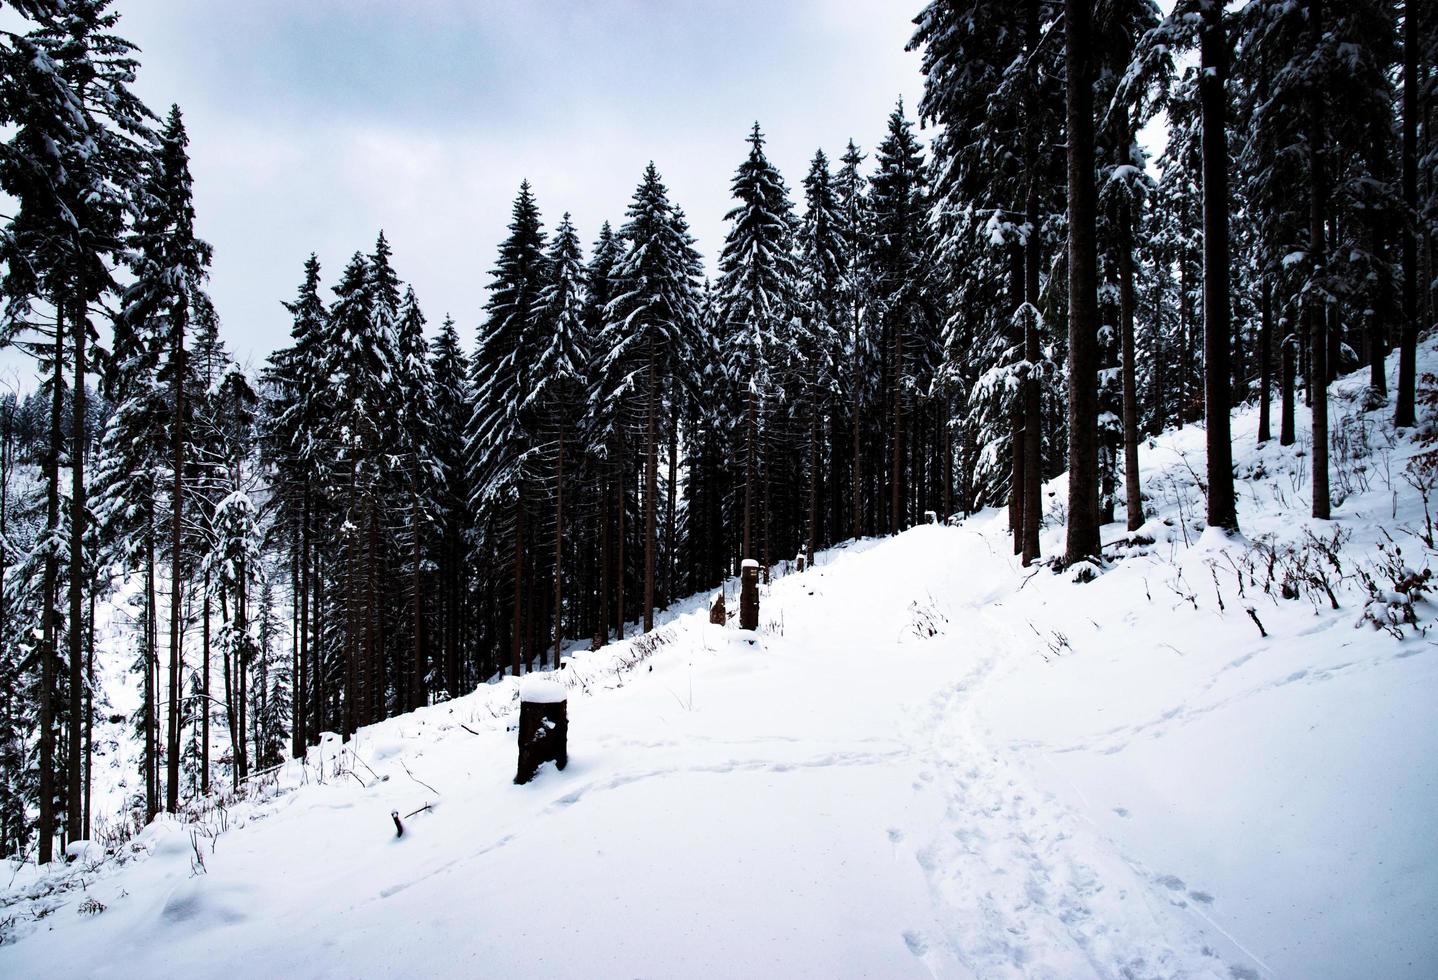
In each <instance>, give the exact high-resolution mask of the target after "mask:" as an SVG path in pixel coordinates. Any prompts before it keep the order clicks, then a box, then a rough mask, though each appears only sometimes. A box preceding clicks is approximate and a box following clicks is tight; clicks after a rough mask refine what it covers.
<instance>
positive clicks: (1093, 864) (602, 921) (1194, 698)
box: [0, 345, 1438, 978]
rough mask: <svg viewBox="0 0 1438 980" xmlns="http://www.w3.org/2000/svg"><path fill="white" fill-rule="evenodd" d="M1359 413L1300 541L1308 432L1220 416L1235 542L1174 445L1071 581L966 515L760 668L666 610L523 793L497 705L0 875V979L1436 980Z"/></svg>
mask: <svg viewBox="0 0 1438 980" xmlns="http://www.w3.org/2000/svg"><path fill="white" fill-rule="evenodd" d="M1420 368H1425V369H1429V370H1432V369H1438V352H1435V350H1434V349H1433V347H1432V346H1431V345H1428V346H1425V348H1424V351H1423V355H1422V360H1421V361H1420ZM1362 396H1363V391H1362V385H1361V378H1359V377H1356V376H1355V377H1354V378H1350V379H1343V380H1341V381H1340V382H1339V383H1338V384H1336V385H1335V386H1334V415H1335V418H1336V419H1339V420H1341V421H1339V422H1338V424H1337V425H1336V426H1335V431H1338V432H1340V433H1341V438H1340V440H1339V441H1340V445H1341V449H1340V451H1339V452H1338V453H1337V454H1336V455H1335V459H1334V467H1333V472H1334V487H1335V498H1338V497H1341V498H1342V500H1341V502H1339V503H1338V504H1337V506H1336V507H1335V510H1334V516H1335V520H1334V521H1332V522H1326V523H1324V522H1311V521H1308V520H1307V519H1306V518H1305V516H1304V515H1306V514H1307V513H1308V499H1309V498H1308V493H1309V489H1308V487H1309V484H1308V468H1307V464H1308V461H1309V452H1310V447H1309V446H1308V444H1307V442H1306V441H1305V439H1304V438H1303V425H1304V424H1306V420H1307V413H1306V411H1302V410H1300V439H1299V442H1298V443H1297V444H1296V445H1294V446H1290V447H1280V446H1279V445H1277V442H1276V441H1274V442H1271V443H1269V444H1268V445H1266V446H1264V447H1262V448H1256V447H1255V445H1254V444H1255V439H1254V434H1255V431H1256V425H1257V414H1256V411H1255V410H1254V409H1252V408H1251V407H1248V408H1245V409H1243V410H1241V411H1239V412H1238V413H1236V415H1235V422H1234V438H1235V453H1236V456H1237V466H1238V471H1239V474H1240V477H1241V481H1240V487H1239V492H1240V497H1239V517H1240V522H1241V524H1242V527H1243V532H1244V536H1243V537H1239V538H1233V539H1229V538H1224V537H1221V536H1218V535H1216V534H1215V533H1214V532H1212V531H1205V530H1204V529H1203V527H1202V516H1203V489H1202V481H1201V479H1200V476H1199V474H1201V473H1202V471H1203V465H1202V462H1203V431H1202V428H1201V427H1199V426H1190V427H1188V428H1186V429H1184V430H1180V431H1177V432H1170V433H1166V434H1165V435H1163V436H1162V437H1160V438H1157V439H1155V440H1150V441H1148V442H1147V443H1145V445H1144V446H1143V447H1142V449H1141V453H1142V460H1143V470H1144V492H1145V495H1146V497H1147V498H1148V500H1147V506H1148V507H1149V509H1150V510H1151V512H1152V517H1151V519H1150V520H1149V521H1148V523H1147V524H1146V525H1145V526H1144V528H1143V531H1142V535H1141V536H1140V537H1139V538H1138V539H1129V537H1128V536H1127V535H1125V533H1124V532H1123V524H1114V525H1110V526H1108V527H1107V528H1105V530H1104V540H1105V542H1108V543H1109V545H1111V546H1110V547H1106V549H1105V550H1106V554H1108V555H1110V556H1112V558H1113V559H1114V560H1113V561H1112V562H1110V563H1108V564H1106V565H1105V567H1104V568H1103V569H1102V570H1101V572H1100V574H1098V576H1097V578H1096V579H1095V580H1094V581H1091V582H1087V583H1082V584H1080V583H1077V582H1074V581H1072V580H1071V579H1072V577H1073V576H1072V575H1071V574H1069V575H1055V574H1054V573H1053V572H1052V571H1051V570H1049V569H1047V568H1040V569H1037V570H1034V569H1027V570H1026V569H1022V568H1021V567H1020V566H1019V563H1018V561H1017V560H1016V559H1015V558H1013V557H1012V555H1011V553H1010V552H1011V547H1010V543H1009V539H1008V537H1007V534H1006V518H1005V515H1004V514H1002V513H1000V512H997V511H988V512H985V513H982V514H978V515H975V516H973V517H971V518H969V519H968V520H965V521H962V522H959V523H958V524H957V525H956V526H924V527H918V528H914V529H912V530H910V531H908V532H905V533H904V534H901V535H899V536H898V537H896V538H892V539H887V540H865V541H860V542H854V543H851V544H850V545H848V546H841V547H839V548H836V549H833V550H831V551H828V552H826V553H823V554H821V555H820V556H819V561H818V563H817V565H816V566H815V567H814V568H812V569H810V570H809V571H807V572H804V573H800V574H790V575H787V576H784V577H781V578H776V579H775V581H774V582H773V584H772V585H770V586H768V587H767V588H766V590H765V592H764V594H763V599H762V607H761V614H760V620H761V628H760V630H759V632H758V634H745V633H742V632H740V631H738V630H736V629H733V628H727V629H726V628H723V627H717V626H711V625H710V624H709V623H708V622H707V610H706V606H707V597H704V596H700V597H694V598H693V599H691V600H689V601H688V602H685V603H681V604H679V605H677V606H676V607H674V608H673V609H671V610H670V611H669V612H668V613H667V614H666V615H665V616H664V617H662V623H661V626H660V627H659V629H658V630H657V631H656V632H655V633H654V634H651V635H650V636H649V637H647V638H643V639H631V640H629V641H626V642H624V643H621V644H615V645H612V646H610V647H608V648H606V649H605V650H603V651H599V652H597V653H587V652H578V651H576V652H574V653H572V654H571V657H570V659H569V662H568V664H567V668H566V669H565V670H564V671H561V672H559V673H558V674H556V675H555V677H556V679H558V680H559V681H561V682H562V683H564V684H565V685H566V686H568V687H570V688H571V694H570V700H569V706H568V711H569V718H570V729H569V760H570V761H569V765H568V767H567V768H566V769H565V770H563V771H557V770H555V769H554V768H553V767H552V766H546V767H545V768H544V769H543V770H542V771H541V773H540V775H539V777H538V778H537V779H536V780H535V781H534V782H532V783H530V784H529V785H526V786H514V785H512V784H511V778H512V776H513V773H514V762H515V749H514V739H515V735H514V732H513V724H514V720H515V705H516V698H517V684H516V682H515V681H514V680H512V679H510V680H505V681H503V682H500V683H498V684H494V685H487V686H485V687H483V688H481V689H480V690H479V691H477V692H475V693H473V694H471V695H468V696H466V697H462V698H459V699H456V700H454V701H450V702H447V703H445V704H441V705H437V706H435V707H432V708H428V709H425V710H422V711H419V712H416V713H414V714H410V715H405V716H403V717H399V718H395V719H391V720H390V721H387V722H384V723H382V724H380V725H376V726H373V727H371V728H366V729H363V730H361V731H360V733H359V734H358V736H357V737H356V738H355V739H354V740H353V741H352V742H350V743H349V744H348V745H343V744H341V743H340V742H339V740H338V739H337V738H334V737H332V736H331V737H329V738H327V739H326V740H325V742H324V743H323V744H322V745H321V746H319V747H316V748H315V749H314V750H312V751H311V753H310V755H309V758H308V759H306V760H305V761H304V762H303V763H300V762H295V763H290V764H288V765H287V766H286V767H285V768H284V769H283V770H281V771H280V772H278V773H276V774H274V776H273V778H271V779H266V780H261V781H257V782H259V783H262V785H258V786H257V787H256V789H255V791H254V792H253V793H252V794H251V795H250V796H249V797H248V798H246V799H242V800H237V801H231V802H228V803H225V804H223V805H220V804H216V805H212V806H208V807H206V808H204V809H203V810H201V811H198V812H195V813H192V814H190V815H188V818H187V819H188V820H190V821H192V822H184V821H177V820H168V819H167V820H161V821H160V822H157V823H156V824H154V825H152V826H151V827H150V828H148V829H147V830H146V831H145V832H144V833H143V834H141V835H140V836H139V837H138V838H136V839H135V840H134V841H133V842H131V843H129V844H126V845H124V846H123V847H121V848H119V849H118V852H119V853H118V854H112V855H102V854H100V853H98V851H97V852H95V853H93V854H91V855H87V856H85V857H82V858H81V859H80V860H78V861H76V862H75V863H73V864H72V865H70V866H69V867H68V868H66V869H64V870H53V871H48V872H46V873H44V874H41V873H38V872H36V871H35V869H34V868H33V866H29V867H26V868H16V867H10V868H6V869H4V875H3V877H0V888H4V887H5V886H6V885H7V879H10V880H9V883H8V888H7V889H6V890H5V891H3V892H0V938H3V939H5V940H7V941H6V943H5V945H3V946H0V975H5V976H15V977H20V976H25V977H51V976H55V977H129V976H184V977H187V978H200V977H235V976H251V975H253V976H275V977H361V976H363V977H448V976H454V977H477V976H494V977H520V976H584V977H634V976H648V977H675V976H715V977H767V976H786V977H798V976H814V977H862V976H870V977H903V976H914V977H926V976H937V977H969V976H976V977H985V978H988V977H1053V978H1069V977H1087V976H1094V977H1106V978H1107V977H1115V978H1118V977H1215V978H1233V977H1237V978H1261V977H1270V976H1273V977H1298V978H1318V977H1356V976H1375V977H1376V976H1382V977H1390V978H1391V977H1431V976H1433V975H1434V973H1435V971H1438V921H1435V910H1438V845H1435V843H1434V835H1433V833H1432V819H1433V816H1434V812H1435V809H1438V761H1435V760H1438V726H1435V725H1434V723H1433V710H1434V706H1435V704H1438V655H1435V650H1434V643H1433V642H1431V641H1430V640H1429V639H1428V638H1427V637H1426V636H1425V635H1423V633H1422V631H1421V630H1419V629H1415V627H1413V626H1404V627H1401V628H1397V629H1395V630H1394V631H1391V632H1390V631H1385V630H1380V629H1376V628H1373V627H1372V626H1371V625H1370V624H1369V623H1368V622H1367V621H1364V620H1363V616H1364V613H1365V608H1367V609H1368V610H1369V611H1370V612H1376V613H1378V614H1379V615H1380V616H1384V617H1386V616H1387V615H1388V611H1389V610H1390V609H1392V610H1398V611H1401V610H1402V609H1403V608H1404V606H1403V604H1402V603H1399V604H1398V605H1394V606H1389V605H1387V602H1388V601H1390V600H1391V601H1393V602H1395V603H1396V602H1398V600H1400V599H1401V598H1402V596H1395V595H1392V594H1390V593H1392V592H1393V591H1394V589H1393V583H1392V582H1391V581H1390V580H1391V579H1392V577H1393V576H1392V575H1387V574H1386V572H1385V569H1386V567H1387V565H1388V564H1389V558H1388V555H1390V554H1391V553H1392V549H1393V547H1394V544H1393V543H1396V544H1397V545H1399V546H1401V548H1402V553H1403V559H1402V561H1404V562H1406V563H1407V564H1408V565H1410V566H1413V568H1415V569H1419V570H1421V569H1422V568H1423V567H1425V566H1426V565H1427V564H1428V563H1429V562H1430V560H1431V559H1432V556H1433V554H1434V552H1433V549H1432V548H1431V547H1428V546H1425V545H1424V544H1423V543H1422V541H1421V540H1420V539H1421V537H1422V535H1423V533H1424V531H1425V517H1424V505H1423V500H1422V498H1421V496H1420V494H1419V493H1418V491H1417V490H1415V489H1414V488H1413V487H1412V486H1410V485H1409V484H1408V483H1407V482H1406V481H1405V480H1404V478H1403V473H1404V467H1405V464H1406V461H1407V459H1408V457H1409V456H1410V455H1411V454H1412V453H1413V452H1415V451H1416V446H1415V444H1414V443H1413V442H1411V441H1409V440H1408V438H1407V437H1406V436H1403V435H1395V434H1394V433H1393V432H1392V429H1391V426H1390V425H1389V424H1388V422H1387V419H1388V418H1389V417H1390V416H1391V411H1390V409H1388V408H1380V409H1378V410H1376V411H1373V412H1371V413H1369V412H1365V411H1364V410H1363V407H1362ZM1274 427H1275V431H1276V430H1277V412H1276V406H1275V426H1274ZM1046 491H1047V493H1048V500H1047V504H1048V507H1049V510H1050V513H1051V516H1052V517H1053V518H1054V520H1053V521H1052V522H1051V523H1052V526H1051V527H1050V528H1049V529H1048V530H1047V531H1046V533H1045V535H1044V539H1043V546H1044V549H1045V552H1046V553H1048V554H1052V553H1054V552H1056V551H1059V550H1061V546H1062V527H1061V516H1062V514H1061V511H1062V501H1063V499H1064V493H1063V484H1062V481H1055V482H1054V483H1053V484H1051V485H1050V486H1049V487H1047V488H1046ZM1120 519H1122V512H1121V510H1120ZM1335 533H1336V534H1337V538H1335V537H1334V535H1335ZM1390 538H1391V541H1392V542H1393V543H1389V539H1390ZM1380 544H1382V545H1385V546H1386V547H1387V549H1388V551H1387V552H1386V553H1385V551H1383V550H1382V549H1380ZM1365 576H1367V577H1368V578H1370V579H1372V581H1373V582H1374V585H1373V586H1372V587H1370V586H1369V585H1367V584H1366V583H1365ZM1285 582H1287V583H1288V586H1289V591H1290V592H1292V593H1295V594H1296V597H1295V598H1285V597H1284V596H1283V595H1282V592H1283V587H1284V583H1285ZM728 588H729V597H730V607H731V608H734V606H735V605H737V603H735V602H734V595H733V589H734V587H733V584H732V583H730V585H729V587H728ZM1330 589H1331V591H1332V595H1331V596H1330V594H1329V590H1330ZM1375 590H1376V594H1378V596H1379V598H1380V600H1381V601H1380V603H1379V605H1375V606H1367V607H1366V606H1365V602H1366V600H1367V599H1368V598H1369V596H1370V595H1371V594H1374V592H1375ZM1335 604H1336V605H1337V608H1333V607H1334V605H1335ZM1250 610H1251V611H1250ZM1433 612H1434V607H1433V606H1432V605H1430V604H1429V603H1427V602H1426V601H1424V600H1420V601H1419V602H1417V603H1416V604H1415V606H1414V613H1415V615H1416V616H1417V617H1418V619H1419V621H1420V624H1422V623H1426V621H1427V620H1428V618H1429V617H1430V616H1432V615H1433ZM1260 624H1261V627H1260ZM1261 632H1262V633H1266V634H1267V635H1266V636H1264V635H1261ZM1394 633H1397V634H1401V635H1394ZM426 805H428V807H429V808H428V809H421V808H422V807H424V806H426ZM392 811H397V812H398V813H399V814H400V816H401V818H402V819H403V820H404V822H405V827H406V832H405V834H404V835H403V837H400V838H396V836H395V830H394V824H393V822H392V819H391V812H392ZM414 811H419V812H414ZM406 814H411V815H410V816H408V817H406V816H405V815H406Z"/></svg>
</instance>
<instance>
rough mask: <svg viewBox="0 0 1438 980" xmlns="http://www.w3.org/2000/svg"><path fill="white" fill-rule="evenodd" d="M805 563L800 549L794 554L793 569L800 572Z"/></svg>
mask: <svg viewBox="0 0 1438 980" xmlns="http://www.w3.org/2000/svg"><path fill="white" fill-rule="evenodd" d="M806 564H807V562H806V561H805V559H804V552H802V551H801V552H799V553H798V554H797V555H795V556H794V571H796V572H802V571H803V570H804V566H805V565H806Z"/></svg>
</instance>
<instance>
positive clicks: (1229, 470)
mask: <svg viewBox="0 0 1438 980" xmlns="http://www.w3.org/2000/svg"><path fill="white" fill-rule="evenodd" d="M1202 17H1203V26H1202V32H1201V35H1200V47H1201V54H1200V57H1201V63H1202V69H1203V70H1202V71H1201V72H1200V73H1199V83H1198V87H1199V101H1200V103H1201V108H1202V114H1203V327H1204V330H1203V355H1204V415H1205V418H1206V420H1207V425H1206V427H1205V435H1206V440H1207V445H1208V523H1209V525H1210V526H1211V527H1219V528H1223V529H1224V530H1226V531H1230V532H1234V533H1236V532H1237V531H1238V505H1237V500H1236V498H1235V496H1234V491H1233V440H1232V437H1231V436H1230V434H1229V432H1230V430H1229V403H1230V401H1231V400H1232V389H1231V385H1232V381H1231V380H1230V378H1229V368H1228V354H1229V345H1230V343H1231V342H1232V336H1231V335H1232V333H1233V329H1232V324H1231V321H1230V319H1229V297H1228V271H1229V269H1228V267H1229V254H1228V121H1227V117H1228V95H1227V91H1226V86H1227V83H1228V38H1227V36H1226V35H1225V33H1224V28H1223V7H1222V5H1221V4H1215V3H1210V4H1207V5H1205V6H1204V8H1203V14H1202Z"/></svg>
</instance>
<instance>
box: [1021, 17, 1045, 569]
mask: <svg viewBox="0 0 1438 980" xmlns="http://www.w3.org/2000/svg"><path fill="white" fill-rule="evenodd" d="M1024 8H1025V9H1024V31H1025V42H1024V43H1025V48H1026V49H1027V51H1028V52H1029V55H1030V58H1029V60H1030V71H1031V72H1033V73H1034V77H1033V78H1031V79H1030V89H1029V91H1030V93H1031V94H1030V96H1029V104H1028V107H1027V108H1028V121H1027V123H1026V125H1025V127H1024V184H1025V188H1024V212H1025V221H1026V224H1027V225H1028V237H1027V239H1026V240H1025V242H1024V299H1025V301H1026V302H1027V303H1028V305H1029V309H1028V311H1027V313H1026V315H1025V316H1024V326H1023V331H1024V359H1025V360H1026V361H1028V365H1029V366H1028V370H1027V371H1026V372H1025V374H1024V378H1023V401H1024V419H1025V424H1024V514H1023V552H1022V556H1023V563H1024V565H1025V566H1028V565H1031V564H1033V562H1034V560H1035V559H1037V558H1038V557H1039V527H1040V525H1041V524H1042V523H1043V507H1044V505H1043V397H1042V396H1043V393H1042V392H1041V391H1040V390H1039V385H1040V383H1041V382H1040V380H1039V373H1038V365H1039V362H1040V361H1041V360H1042V359H1043V350H1042V345H1041V342H1040V338H1039V323H1038V316H1039V313H1038V311H1039V267H1040V252H1041V247H1042V242H1041V236H1040V234H1039V179H1040V176H1039V172H1038V168H1039V132H1038V122H1037V116H1038V95H1037V89H1038V79H1037V73H1038V71H1039V60H1038V59H1037V58H1035V57H1033V52H1035V51H1037V50H1038V46H1039V42H1040V33H1039V4H1038V0H1026V3H1025V4H1024Z"/></svg>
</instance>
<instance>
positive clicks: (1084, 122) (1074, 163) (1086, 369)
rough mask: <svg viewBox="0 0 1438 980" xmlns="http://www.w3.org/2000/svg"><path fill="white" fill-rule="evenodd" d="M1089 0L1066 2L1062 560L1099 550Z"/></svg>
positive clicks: (1073, 560)
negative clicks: (1065, 498)
mask: <svg viewBox="0 0 1438 980" xmlns="http://www.w3.org/2000/svg"><path fill="white" fill-rule="evenodd" d="M1091 16H1092V11H1091V7H1090V4H1088V3H1085V2H1083V0H1065V3H1064V61H1065V66H1066V76H1067V83H1068V84H1067V88H1068V92H1067V96H1066V100H1067V114H1068V184H1069V195H1068V218H1069V244H1068V248H1069V268H1068V274H1069V440H1068V441H1069V488H1068V489H1069V513H1068V541H1067V545H1066V548H1065V552H1064V563H1065V564H1066V565H1072V564H1076V563H1078V562H1080V561H1083V560H1084V559H1086V558H1096V557H1098V554H1099V525H1098V509H1099V508H1098V505H1099V501H1098V376H1097V370H1098V246H1097V243H1096V239H1095V234H1096V233H1095V226H1094V225H1095V219H1096V215H1097V208H1096V201H1095V198H1096V196H1097V195H1096V191H1095V188H1094V172H1093V168H1094V150H1093V65H1092V59H1093V54H1094V52H1093V43H1092V38H1091V37H1090V19H1091Z"/></svg>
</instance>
